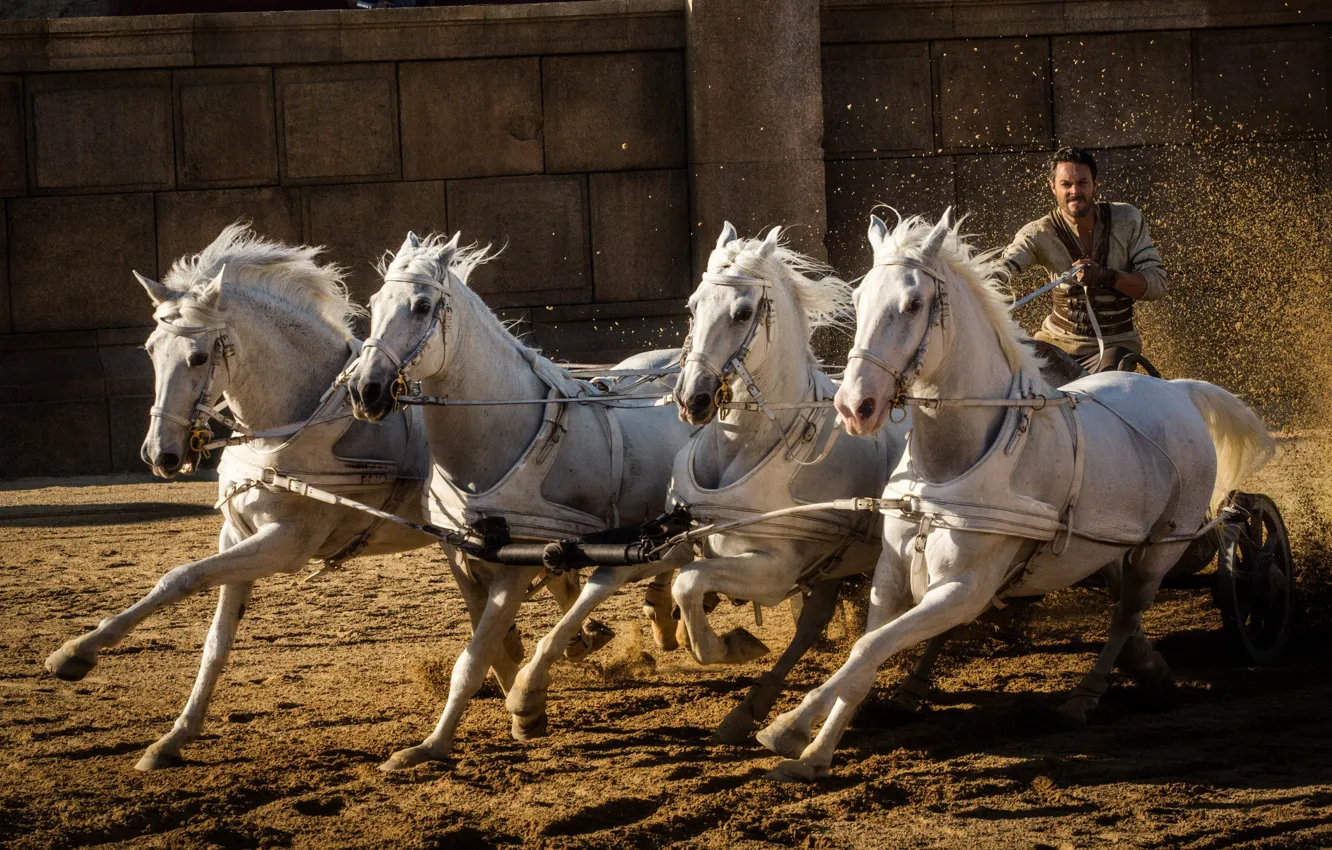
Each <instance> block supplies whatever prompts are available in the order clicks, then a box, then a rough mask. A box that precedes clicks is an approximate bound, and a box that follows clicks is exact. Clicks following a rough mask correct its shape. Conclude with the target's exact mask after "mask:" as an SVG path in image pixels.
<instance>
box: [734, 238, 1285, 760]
mask: <svg viewBox="0 0 1332 850" xmlns="http://www.w3.org/2000/svg"><path fill="white" fill-rule="evenodd" d="M869 239H870V244H871V245H872V246H873V249H874V262H875V265H874V267H873V268H872V269H871V270H870V272H869V274H868V275H866V277H865V280H864V282H863V283H862V284H861V285H860V287H859V289H858V290H857V292H856V314H857V327H856V337H855V348H853V349H852V350H851V353H850V355H849V357H850V366H849V368H848V369H847V373H846V378H845V380H844V382H843V384H842V387H841V389H840V390H839V391H838V393H837V398H836V403H837V409H838V411H839V413H841V415H842V417H843V419H844V421H845V422H846V426H847V430H848V431H849V432H850V433H852V434H868V433H873V432H874V431H876V430H878V429H879V427H881V426H882V424H883V422H884V420H885V418H887V417H888V416H889V414H890V412H891V411H892V410H893V408H894V406H895V404H896V403H898V401H899V400H900V397H901V396H902V395H903V394H905V393H908V392H909V393H910V394H911V395H912V396H914V397H917V398H920V397H924V398H926V399H940V400H943V401H941V402H940V403H939V404H938V405H937V406H933V407H931V406H917V407H916V410H915V411H914V412H913V418H912V423H913V425H912V432H911V436H910V440H909V442H908V445H907V451H906V454H905V455H904V456H903V458H902V461H901V463H900V464H899V465H898V468H897V470H896V471H895V472H894V473H893V476H892V478H891V479H890V481H889V485H888V487H887V488H886V489H885V490H884V498H885V499H886V500H891V501H889V502H888V503H886V504H885V509H884V513H885V514H886V516H885V519H884V532H883V544H884V545H883V554H882V557H881V558H880V561H879V565H878V567H877V568H876V570H875V573H874V580H873V591H872V594H871V597H870V610H869V616H868V623H867V628H866V633H865V635H864V637H862V638H861V639H860V640H858V641H857V642H856V644H855V646H854V647H853V648H852V650H851V654H850V657H849V658H848V659H847V661H846V662H845V663H844V664H843V665H842V667H841V668H840V669H839V670H838V671H837V672H836V673H834V674H833V675H832V676H831V677H830V678H829V679H828V680H827V682H825V683H824V684H822V685H820V686H819V687H817V688H815V689H814V690H812V691H811V692H810V693H809V694H807V695H806V696H805V698H804V700H803V701H802V702H801V703H800V705H799V706H798V707H797V708H795V709H794V710H792V711H788V712H786V713H784V714H782V715H780V716H779V717H778V718H777V719H776V720H775V721H774V722H773V723H772V724H770V725H769V726H768V727H767V728H765V729H764V730H762V731H761V732H760V733H759V735H758V738H759V741H760V742H761V743H763V744H764V746H766V747H768V749H770V750H772V751H773V752H776V753H778V754H780V755H784V756H787V757H788V759H790V760H788V761H784V762H782V763H781V764H780V765H779V766H778V768H777V770H776V771H774V774H775V775H776V776H777V777H779V778H800V779H810V778H814V777H816V776H819V775H821V774H823V773H826V771H827V770H828V768H829V766H830V765H831V763H832V755H833V751H834V750H835V748H836V746H837V742H838V740H839V739H840V738H841V736H842V733H843V732H844V731H845V729H846V726H847V723H848V722H849V721H850V719H851V716H852V714H853V713H854V711H855V708H856V706H857V705H859V703H860V702H861V700H863V699H864V698H865V696H866V694H867V693H868V692H869V690H870V688H871V687H872V686H873V684H874V679H875V674H876V672H877V671H878V669H879V667H880V666H881V665H882V664H883V663H884V662H885V661H886V660H887V659H888V658H889V657H891V656H892V655H894V654H895V653H897V652H899V651H901V650H903V649H905V648H907V647H909V646H912V645H914V644H916V643H919V642H921V641H923V640H926V639H929V638H932V637H934V636H936V635H939V634H941V633H943V632H944V631H946V630H947V629H950V628H952V627H954V626H958V625H961V624H963V623H967V622H970V621H971V620H973V619H975V618H976V617H977V616H978V615H979V614H980V613H981V612H982V611H983V610H984V609H985V608H986V607H987V606H988V605H989V604H990V603H991V601H992V600H996V599H999V598H1001V597H1003V596H1010V595H1012V596H1024V595H1039V594H1043V593H1049V592H1052V591H1055V590H1059V589H1061V588H1065V587H1068V586H1069V585H1071V584H1073V583H1074V582H1076V581H1078V580H1080V579H1082V578H1085V577H1086V576H1089V575H1091V574H1092V573H1094V572H1096V571H1098V570H1100V569H1102V568H1105V567H1109V566H1112V565H1114V564H1117V563H1118V562H1120V561H1121V560H1122V562H1123V566H1122V587H1121V592H1120V596H1119V599H1118V600H1117V601H1116V603H1115V605H1114V609H1113V613H1112V617H1111V623H1110V632H1109V639H1108V640H1107V641H1106V644H1105V647H1104V649H1103V650H1102V651H1101V653H1100V655H1099V657H1098V658H1097V659H1096V663H1095V665H1094V666H1093V668H1092V670H1091V671H1090V672H1089V673H1088V674H1087V675H1086V677H1085V678H1084V679H1083V680H1082V682H1081V683H1080V684H1079V685H1078V687H1077V688H1076V689H1075V690H1074V692H1073V695H1072V696H1071V698H1070V699H1069V700H1068V702H1066V703H1065V704H1064V706H1063V707H1062V709H1061V711H1062V712H1064V713H1065V714H1066V715H1067V716H1069V717H1072V718H1075V719H1078V718H1081V719H1085V715H1086V712H1087V711H1088V710H1090V709H1091V708H1093V707H1095V705H1096V704H1097V702H1098V701H1099V698H1100V696H1101V694H1103V693H1104V692H1105V690H1106V679H1105V677H1106V676H1107V675H1108V674H1109V673H1110V671H1111V669H1112V667H1113V666H1114V664H1115V661H1116V659H1117V658H1118V657H1119V656H1120V652H1121V650H1126V652H1125V656H1126V657H1125V658H1124V659H1122V661H1121V663H1125V662H1126V663H1127V666H1128V667H1129V668H1130V669H1131V670H1132V669H1136V670H1138V671H1139V672H1141V673H1143V674H1147V675H1151V674H1158V675H1159V674H1162V673H1163V672H1164V662H1163V661H1162V660H1161V658H1160V655H1159V654H1158V653H1156V652H1154V651H1153V650H1152V649H1151V644H1150V642H1149V641H1148V640H1147V639H1146V637H1144V636H1143V634H1142V631H1141V622H1142V612H1143V610H1144V609H1145V608H1146V607H1147V606H1148V605H1149V604H1151V602H1152V599H1153V598H1154V597H1155V595H1156V590H1157V587H1158V586H1159V584H1160V581H1161V578H1162V577H1163V576H1164V575H1165V574H1166V572H1167V571H1169V569H1170V568H1171V566H1172V565H1174V563H1175V562H1176V560H1178V558H1179V556H1180V555H1181V554H1182V552H1183V551H1184V549H1185V548H1187V546H1188V544H1189V539H1190V538H1191V537H1192V536H1193V535H1194V534H1195V533H1196V532H1197V531H1198V530H1199V529H1200V528H1201V527H1202V526H1203V525H1204V523H1205V520H1206V517H1207V513H1208V508H1209V505H1210V506H1215V505H1216V504H1217V503H1219V501H1220V499H1221V498H1222V497H1224V495H1225V494H1226V493H1227V492H1229V490H1230V489H1231V488H1233V487H1234V486H1236V485H1237V484H1238V483H1239V482H1240V481H1241V480H1242V479H1243V478H1244V477H1245V476H1246V475H1248V474H1249V473H1251V472H1253V471H1255V470H1256V469H1258V468H1259V467H1260V466H1261V465H1262V464H1263V463H1265V462H1266V460H1267V459H1268V458H1269V457H1270V456H1271V452H1272V445H1273V444H1272V440H1271V438H1270V437H1269V436H1268V434H1267V431H1266V429H1265V428H1264V427H1263V423H1262V422H1261V421H1260V420H1259V419H1258V417H1257V416H1255V415H1254V414H1253V412H1252V411H1250V410H1249V409H1248V408H1247V407H1245V405H1244V404H1243V403H1242V402H1241V401H1239V400H1238V399H1237V398H1235V397H1234V396H1232V395H1231V394H1230V393H1228V392H1226V391H1225V390H1222V389H1221V388H1219V387H1215V386H1213V385H1211V384H1206V383H1203V382H1200V381H1162V380H1159V379H1155V378H1149V377H1145V376H1140V375H1135V374H1127V373H1122V372H1111V373H1103V374H1100V375H1093V376H1091V377H1088V378H1084V379H1082V380H1079V381H1075V382H1074V383H1072V384H1069V385H1068V386H1066V387H1064V388H1063V392H1062V393H1061V392H1059V391H1056V390H1054V389H1053V388H1051V387H1050V386H1049V385H1048V384H1046V383H1045V381H1044V380H1043V379H1042V378H1041V377H1040V371H1039V368H1038V366H1039V363H1038V361H1037V360H1036V358H1035V356H1034V355H1033V354H1032V353H1031V350H1030V349H1029V348H1028V347H1027V346H1025V345H1023V344H1022V340H1023V339H1024V335H1023V334H1022V332H1021V330H1020V329H1019V328H1018V327H1017V325H1016V324H1015V323H1014V322H1013V320H1012V318H1011V317H1010V316H1009V313H1008V309H1007V308H1008V303H1007V298H1005V297H1004V294H1003V293H1002V291H1001V289H1000V287H999V286H998V284H997V283H996V282H995V277H994V276H993V275H994V273H995V271H996V269H995V267H994V266H992V265H990V264H989V263H987V262H986V260H985V258H984V257H976V256H974V255H973V253H972V250H971V248H970V247H969V246H968V245H967V244H966V242H965V241H964V240H963V239H962V238H961V237H960V236H959V235H958V233H957V230H956V228H954V227H950V225H949V223H948V216H947V214H945V216H944V219H943V220H942V221H940V222H939V223H938V225H937V226H934V227H931V226H930V225H928V224H927V223H925V222H923V221H921V220H920V219H918V218H910V219H907V220H905V221H902V222H900V223H899V224H898V226H897V228H896V229H895V230H894V231H892V232H889V230H888V228H887V227H886V226H885V225H884V223H883V222H882V221H880V220H879V219H878V218H877V217H876V218H873V219H872V223H871V225H870V230H869ZM1073 402H1076V403H1073ZM820 723H821V724H822V727H821V728H820V729H819V730H818V734H817V737H814V738H813V740H811V737H812V736H813V734H814V728H815V726H816V725H817V724H820Z"/></svg>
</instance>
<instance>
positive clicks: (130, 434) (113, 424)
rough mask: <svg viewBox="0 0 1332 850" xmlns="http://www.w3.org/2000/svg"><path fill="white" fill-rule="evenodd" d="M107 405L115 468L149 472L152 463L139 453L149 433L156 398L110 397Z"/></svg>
mask: <svg viewBox="0 0 1332 850" xmlns="http://www.w3.org/2000/svg"><path fill="white" fill-rule="evenodd" d="M106 406H107V426H108V427H107V430H108V437H109V440H108V442H109V444H110V445H109V451H110V454H111V471H112V472H147V471H148V466H147V464H145V463H144V462H143V458H141V457H140V456H139V450H140V448H141V447H142V446H143V438H144V437H145V436H147V434H148V412H149V410H150V409H151V408H152V406H153V397H152V396H151V395H146V396H136V397H127V398H109V399H107V400H106Z"/></svg>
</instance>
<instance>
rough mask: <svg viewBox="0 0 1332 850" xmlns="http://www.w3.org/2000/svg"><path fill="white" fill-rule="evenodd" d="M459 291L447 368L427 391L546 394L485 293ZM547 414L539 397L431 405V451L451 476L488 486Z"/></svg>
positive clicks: (499, 396) (462, 396)
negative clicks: (494, 402) (532, 401)
mask: <svg viewBox="0 0 1332 850" xmlns="http://www.w3.org/2000/svg"><path fill="white" fill-rule="evenodd" d="M452 299H453V304H452V307H453V321H452V325H451V327H450V329H449V330H450V336H449V338H447V339H446V340H445V358H446V359H445V368H444V369H443V370H442V371H441V372H440V374H439V375H437V376H435V377H433V378H429V379H427V380H425V381H422V389H423V390H424V392H425V393H426V394H427V395H436V396H447V397H448V398H451V399H457V400H459V401H481V400H491V399H493V400H497V401H499V400H504V399H536V398H545V397H546V394H547V392H548V388H547V387H546V384H545V383H544V382H543V381H542V380H541V379H540V378H539V377H537V374H536V372H535V371H534V370H533V369H532V365H531V363H530V362H529V361H528V360H527V358H526V357H524V356H523V354H522V353H521V352H520V351H519V349H518V345H517V344H516V343H515V341H514V339H513V338H512V337H511V336H510V334H509V332H508V331H507V330H505V329H504V327H503V326H502V325H501V324H500V323H499V320H498V319H496V318H495V317H494V316H493V315H492V314H491V313H490V311H489V309H487V308H486V306H485V304H484V302H482V301H481V298H480V297H479V296H478V295H476V294H475V293H473V292H471V291H470V290H466V289H463V288H461V287H459V288H458V289H457V291H456V294H455V295H454V296H452ZM543 416H544V407H543V406H542V405H539V404H515V405H501V406H486V405H469V406H461V407H450V406H447V405H432V406H429V407H427V408H426V409H425V429H426V438H427V440H428V441H429V443H430V454H431V458H432V460H433V461H434V463H435V464H436V465H438V466H439V467H440V468H441V469H442V470H443V471H444V473H445V474H446V475H448V477H449V479H450V480H452V481H454V482H455V483H457V484H459V485H461V486H464V487H469V488H471V489H472V491H473V492H482V491H484V490H487V489H489V488H490V487H492V486H493V485H494V484H495V483H497V482H498V481H499V480H500V479H501V478H502V477H503V476H504V474H505V473H506V472H508V471H509V469H510V468H512V467H513V465H514V464H515V463H517V461H518V458H519V457H520V456H521V455H522V453H523V451H524V450H525V449H526V448H527V446H528V445H529V444H530V443H531V442H532V439H533V438H534V437H535V436H536V434H537V431H538V430H539V429H540V427H541V421H542V418H543Z"/></svg>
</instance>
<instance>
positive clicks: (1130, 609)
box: [1056, 543, 1188, 726]
mask: <svg viewBox="0 0 1332 850" xmlns="http://www.w3.org/2000/svg"><path fill="white" fill-rule="evenodd" d="M1187 547H1188V544H1187V543H1172V544H1166V545H1157V546H1153V547H1151V548H1150V549H1148V550H1147V552H1146V553H1145V554H1144V555H1143V557H1142V560H1141V561H1140V562H1139V563H1138V564H1136V565H1133V564H1129V563H1125V564H1124V566H1123V572H1122V573H1121V576H1120V580H1119V582H1118V585H1119V587H1118V590H1119V593H1118V597H1119V598H1118V599H1117V600H1116V602H1115V605H1114V607H1113V608H1112V609H1111V613H1110V633H1109V637H1107V638H1106V641H1105V646H1103V647H1102V648H1101V652H1100V654H1099V655H1098V656H1097V657H1096V663H1095V664H1093V665H1092V669H1091V670H1089V671H1088V672H1087V675H1085V676H1083V677H1082V681H1081V682H1079V683H1078V685H1077V687H1075V688H1074V689H1073V693H1072V694H1070V695H1069V698H1068V699H1067V700H1066V701H1065V702H1064V704H1063V705H1061V706H1059V708H1058V709H1056V711H1057V712H1058V713H1059V715H1060V716H1061V717H1063V718H1064V719H1065V720H1066V721H1068V722H1069V723H1071V724H1074V725H1078V726H1080V725H1082V724H1085V723H1086V722H1087V714H1088V712H1090V711H1091V710H1092V709H1094V708H1096V706H1097V705H1099V704H1100V702H1101V697H1103V696H1105V692H1106V691H1107V690H1109V688H1110V682H1109V678H1108V677H1109V676H1110V672H1111V671H1112V670H1114V667H1115V662H1116V661H1117V660H1118V659H1119V657H1120V653H1121V652H1122V651H1123V650H1124V649H1125V647H1126V646H1127V647H1128V649H1129V653H1128V658H1127V659H1126V661H1127V662H1128V666H1129V667H1130V672H1131V673H1132V674H1133V675H1134V676H1135V678H1141V679H1142V680H1145V681H1148V682H1150V683H1153V684H1158V683H1162V682H1167V681H1169V680H1170V668H1169V667H1168V666H1166V663H1165V659H1164V658H1162V657H1161V653H1159V652H1157V651H1156V650H1154V649H1152V644H1151V641H1149V640H1147V637H1146V635H1144V634H1143V633H1142V613H1143V612H1144V611H1146V610H1147V607H1148V606H1149V605H1151V604H1152V600H1153V599H1155V598H1156V591H1157V588H1159V587H1160V586H1161V579H1162V578H1164V577H1165V574H1166V573H1167V572H1168V571H1169V570H1170V568H1171V567H1172V566H1174V564H1175V562H1176V561H1178V560H1179V558H1180V555H1182V554H1183V551H1184V549H1186V548H1187Z"/></svg>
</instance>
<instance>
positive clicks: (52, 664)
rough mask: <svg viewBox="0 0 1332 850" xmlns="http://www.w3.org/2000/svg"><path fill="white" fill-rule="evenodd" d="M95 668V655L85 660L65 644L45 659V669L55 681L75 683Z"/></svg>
mask: <svg viewBox="0 0 1332 850" xmlns="http://www.w3.org/2000/svg"><path fill="white" fill-rule="evenodd" d="M95 666H97V655H96V654H95V653H94V654H93V656H92V657H91V658H85V657H82V656H80V655H79V654H78V652H77V650H75V649H73V648H71V647H70V645H69V644H68V643H67V644H65V645H64V646H62V647H60V648H59V649H57V650H56V651H55V652H53V653H51V654H50V655H48V656H47V657H46V669H47V670H48V671H50V673H51V674H52V675H54V676H55V677H56V678H57V679H63V680H65V681H66V682H77V681H79V680H80V679H82V678H83V677H84V676H86V675H88V672H89V671H90V670H92V668H93V667H95Z"/></svg>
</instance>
